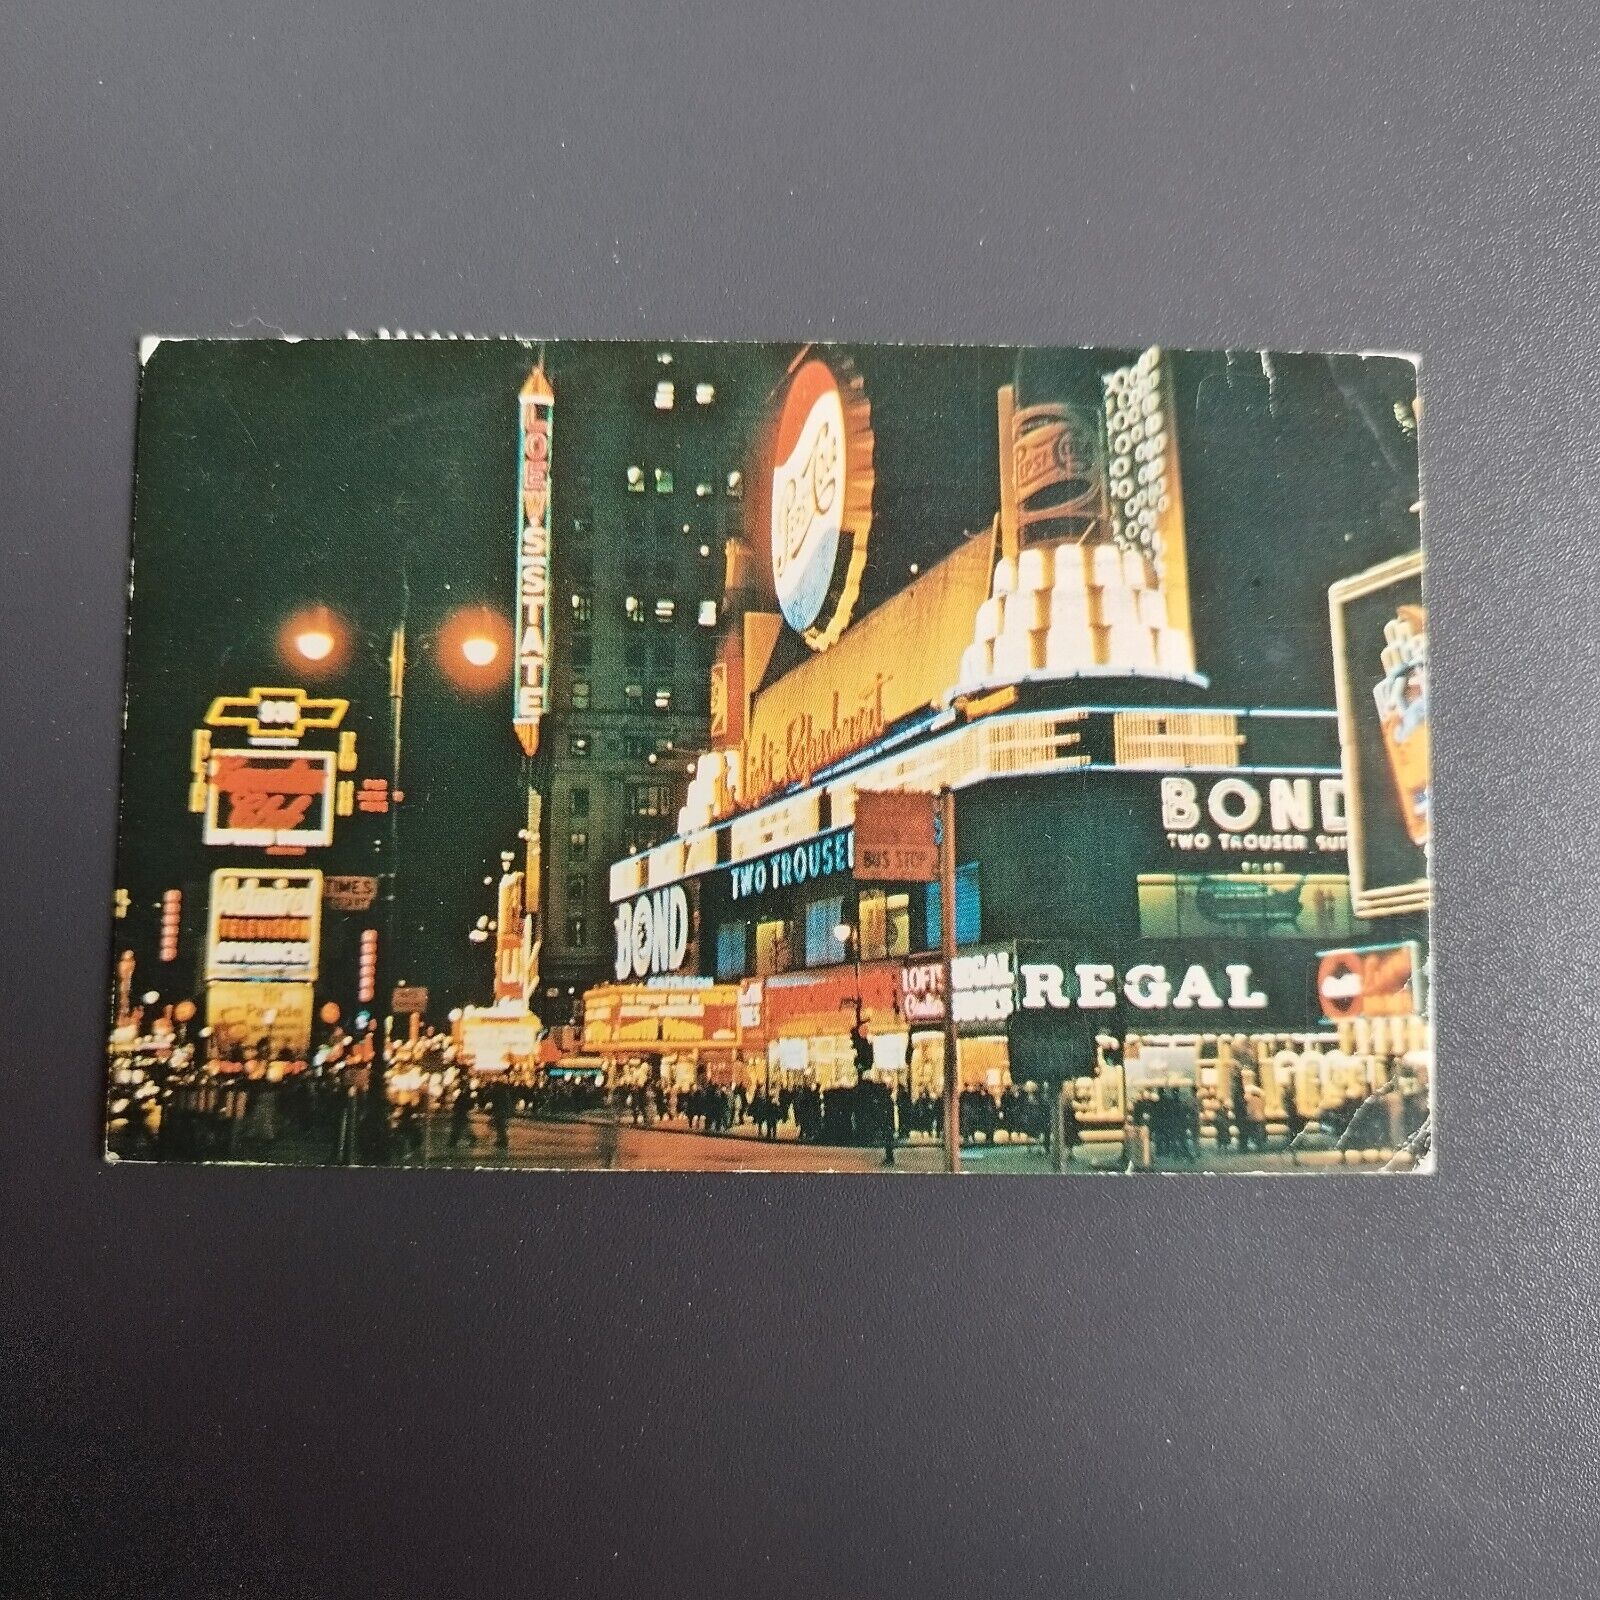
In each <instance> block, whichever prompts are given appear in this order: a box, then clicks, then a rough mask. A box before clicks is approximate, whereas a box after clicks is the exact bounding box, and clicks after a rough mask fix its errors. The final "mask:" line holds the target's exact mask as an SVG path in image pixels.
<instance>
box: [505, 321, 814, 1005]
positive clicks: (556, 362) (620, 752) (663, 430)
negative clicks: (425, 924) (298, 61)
mask: <svg viewBox="0 0 1600 1600" xmlns="http://www.w3.org/2000/svg"><path fill="white" fill-rule="evenodd" d="M781 370H782V368H781V365H778V366H777V367H776V368H773V365H772V361H771V360H770V359H763V358H762V355H761V353H760V352H759V351H753V350H745V349H739V348H735V349H733V350H731V351H730V350H729V349H728V348H727V347H719V346H711V345H705V346H702V345H694V344H688V345H672V346H666V345H655V344H650V345H645V344H629V343H616V344H600V343H594V344H581V345H572V344H562V345H559V346H555V347H553V348H552V350H551V353H550V357H549V364H548V368H547V371H548V376H549V380H550V384H551V386H552V388H553V390H554V394H555V420H554V444H553V450H552V478H553V485H552V527H551V540H550V544H551V603H550V618H551V638H550V648H549V655H550V661H551V677H550V707H549V710H548V713H547V715H546V716H545V718H544V727H543V730H542V733H541V737H540V750H539V754H538V755H537V757H536V758H535V765H534V770H533V771H532V773H531V774H530V776H531V781H532V783H533V785H534V787H535V788H536V789H537V790H538V791H539V792H540V794H541V795H542V801H543V817H542V824H543V836H544V838H543V843H544V849H543V879H544V881H543V886H542V900H541V913H542V915H541V923H540V925H541V929H542V943H541V950H540V961H539V977H540V982H539V989H538V994H537V998H536V1002H535V1003H536V1007H537V1009H538V1010H539V1012H540V1014H541V1016H543V1017H544V1018H545V1020H546V1021H548V1022H551V1023H557V1024H559V1023H561V1022H565V1021H567V1020H569V1019H570V1017H571V1014H572V1010H573V1005H574V1002H575V1001H576V999H577V997H578V996H580V995H581V994H582V992H583V991H584V989H586V988H587V987H588V986H589V985H591V984H592V983H594V982H597V981H599V980H600V979H601V978H602V977H603V976H605V975H606V974H607V973H608V972H609V971H610V967H611V954H610V931H609V930H610V920H611V919H610V912H609V896H608V888H607V873H608V869H609V866H610V864H611V863H612V862H613V861H615V860H626V859H628V858H630V857H631V856H634V855H637V854H639V853H640V852H642V851H646V850H649V849H650V848H651V847H652V846H654V845H656V844H658V843H659V842H660V841H661V840H662V839H664V838H666V837H667V836H668V835H669V834H670V833H671V832H672V830H673V827H674V824H675V819H676V816H677V811H678V807H679V805H680V804H681V803H682V799H683V794H684V790H685V787H686V784H687V781H688V776H689V768H690V766H691V765H692V763H693V761H694V758H695V757H696V756H697V755H698V754H699V753H700V752H701V751H702V750H703V749H704V748H705V747H706V742H707V712H708V702H707V696H708V680H709V668H710V661H711V652H712V646H713V641H714V637H715V630H716V627H717V624H718V621H719V607H720V603H721V598H722V593H723V583H724V562H725V551H726V547H727V543H728V540H729V538H730V537H732V536H733V535H734V534H736V533H737V532H738V531H739V529H740V526H741V517H742V499H743V494H744V481H743V464H744V452H745V449H746V446H747V441H748V437H749V434H750V431H751V429H752V426H753V418H754V417H756V416H757V415H758V414H759V410H760V407H761V405H762V404H763V402H764V401H765V398H766V395H767V392H768V389H769V388H770V385H771V383H772V382H773V381H774V379H775V377H776V376H777V375H778V374H780V373H781ZM569 463H570V465H569Z"/></svg>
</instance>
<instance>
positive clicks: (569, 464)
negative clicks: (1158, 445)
mask: <svg viewBox="0 0 1600 1600" xmlns="http://www.w3.org/2000/svg"><path fill="white" fill-rule="evenodd" d="M586 348H588V349H591V350H595V351H596V355H595V357H594V358H593V359H594V360H595V361H596V362H598V363H599V365H598V366H597V367H596V369H595V370H597V371H599V370H602V369H603V368H604V362H603V360H602V357H601V353H600V352H601V351H602V350H603V347H583V346H574V345H562V346H559V347H552V350H551V353H550V370H551V372H552V376H553V378H554V380H555V383H556V396H557V398H556V408H557V410H556V418H557V420H556V432H555V438H556V454H555V460H554V473H555V481H556V496H557V499H556V507H555V520H556V537H557V538H558V539H559V536H560V521H561V511H562V503H561V481H562V475H563V473H565V472H568V471H571V470H573V467H574V463H575V462H577V461H578V460H579V459H580V456H581V452H582V448H583V444H582V440H581V438H575V437H574V436H573V434H572V433H571V432H570V431H569V432H568V433H566V434H565V435H564V434H563V432H562V429H561V415H562V411H561V404H562V400H561V397H562V393H563V384H564V383H565V384H568V385H570V384H573V383H582V382H583V381H584V369H585V363H586V359H587V358H586V354H585V351H586ZM535 354H536V351H535V347H533V346H531V345H523V344H519V343H515V342H511V341H502V342H493V343H491V342H466V341H461V342H454V341H450V342H445V341H440V342H424V341H418V342H411V341H405V342H392V341H391V342H370V341H369V342H356V341H324V342H316V343H313V342H308V343H303V344H289V343H285V342H280V341H246V342H236V343H198V342H197V343H181V342H179V343H167V344H164V345H162V346H161V347H160V348H159V349H158V350H157V351H156V352H155V354H154V355H153V356H152V358H151V359H150V361H149V362H148V363H147V365H146V367H145V370H144V375H143V386H142V394H141V405H140V420H139V460H138V476H137V492H136V502H135V545H134V553H135V565H134V582H133V590H132V601H131V639H130V647H129V656H128V686H129V695H128V735H127V750H126V754H125V765H124V802H123V834H122V840H123V842H122V854H121V863H120V865H119V870H118V877H117V881H118V883H119V884H120V885H123V886H125V887H126V888H127V889H128V890H129V891H130V893H131V895H132V898H133V906H134V909H133V912H132V914H131V915H130V917H129V919H128V920H126V921H124V922H120V923H118V924H117V925H116V934H115V937H116V940H117V943H118V946H119V948H120V947H123V946H131V947H132V948H133V949H135V951H136V952H137V953H138V955H139V957H140V973H139V977H138V980H137V983H136V987H138V988H141V989H142V988H143V987H145V986H147V985H150V984H154V986H156V987H158V988H161V989H163V991H164V992H165V993H169V994H172V993H177V992H180V991H184V992H193V991H194V990H195V989H196V987H197V985H196V983H195V982H194V981H193V979H192V976H191V975H193V974H195V973H196V972H197V971H198V962H199V959H200V949H199V946H200V944H201V942H202V938H203V923H202V913H203V905H202V904H200V903H199V902H200V901H201V900H202V899H203V894H202V893H201V892H200V889H201V885H203V883H204V880H205V877H206V875H207V874H208V873H209V871H210V870H211V869H212V868H213V867H215V866H218V865H246V864H254V863H255V862H256V861H257V860H259V857H257V856H256V855H255V853H253V852H248V851H236V850H220V849H219V850H207V849H205V848H204V847H203V846H202V845H201V843H200V818H199V817H198V816H196V815H194V814H192V813H191V812H190V811H189V810H188V809H187V791H188V781H189V771H188V768H189V741H190V736H191V733H192V730H193V729H194V728H195V727H197V726H199V725H200V722H201V719H202V717H203V715H204V712H205V710H206V707H207V705H208V704H209V702H210V700H211V698H212V696H213V695H216V694H219V693H233V694H237V693H243V692H245V691H247V690H248V689H249V688H250V687H251V686H252V685H255V684H268V685H271V684H278V683H282V682H284V681H286V673H285V669H284V667H283V665H282V664H281V661H280V658H279V656H278V653H277V647H276V634H277V630H278V628H279V625H280V624H281V623H282V621H283V619H284V618H285V617H286V616H287V615H288V614H289V613H290V612H292V611H294V610H296V609H297V608H298V607H300V606H302V605H304V604H306V603H307V602H312V601H320V602H323V603H325V604H327V605H328V606H330V607H332V608H333V609H334V610H336V611H337V612H339V613H340V614H341V615H343V616H344V617H346V618H348V619H349V621H350V622H351V623H352V624H353V625H354V628H355V630H356V633H357V635H358V637H359V638H360V639H361V640H362V641H363V644H364V647H363V648H361V649H358V650H356V651H354V652H353V653H352V657H351V659H350V661H349V663H348V665H347V666H346V667H345V669H344V670H343V671H342V672H341V673H340V674H339V675H338V676H337V678H336V679H333V680H330V681H328V682H327V683H326V684H325V685H319V686H318V687H319V689H321V691H322V692H326V693H332V694H338V695H342V696H345V697H347V698H349V699H350V700H351V702H352V715H351V718H350V721H349V722H348V723H347V726H352V727H354V728H355V729H356V730H357V733H358V737H359V740H360V748H361V756H362V761H361V771H360V774H358V776H359V775H367V774H378V775H381V774H384V773H386V771H387V759H388V757H387V748H388V733H387V712H388V705H387V668H386V664H385V661H384V654H385V651H386V648H387V640H388V633H389V630H390V628H391V627H392V625H393V623H394V621H395V620H396V619H397V617H398V615H399V607H400V570H401V563H402V557H403V558H404V564H405V568H406V571H407V573H408V575H409V582H410V591H411V601H410V610H409V618H410V639H411V648H410V671H409V674H408V678H407V697H406V739H405V743H406V758H405V784H404V788H405V793H406V804H405V806H404V807H403V810H402V814H401V827H402V835H403V869H402V874H401V880H400V881H401V891H400V913H401V935H400V941H399V950H400V955H399V966H398V970H394V971H392V973H391V975H392V976H394V977H396V978H399V977H405V978H409V979H411V980H412V981H416V982H426V983H428V984H429V985H430V986H431V987H432V989H433V990H434V1001H433V1005H432V1006H431V1008H430V1010H431V1011H432V1013H433V1014H434V1016H435V1017H437V1016H440V1015H442V1012H443V1010H444V1009H445V1008H447V1007H448V1006H450V1005H454V1004H459V1003H464V1002H467V1001H484V1000H487V998H488V987H489V982H490V972H489V957H488V955H487V954H486V953H485V951H484V950H483V949H482V948H480V947H475V946H473V945H471V944H469V943H468V941H467V938H466V933H467V929H468V928H469V927H470V925H471V924H472V922H473V920H474V919H475V918H476V917H477V916H478V915H480V914H481V913H490V914H492V911H493V907H492V904H491V895H492V891H491V890H490V889H487V888H485V887H484V885H483V882H482V880H483V877H484V876H485V874H486V873H489V872H490V871H494V872H496V873H497V872H498V855H499V852H500V851H501V850H502V849H505V848H509V847H513V846H515V845H516V832H517V829H518V828H519V827H520V826H521V825H522V821H523V798H522V794H521V788H520V786H521V778H522V770H523V769H522V760H521V754H520V751H519V750H518V748H517V746H516V744H515V742H514V740H513V738H512V734H511V728H510V720H509V708H510V689H509V686H504V687H502V688H500V689H497V690H495V691H494V692H493V693H492V694H490V695H488V696H486V697H477V698H473V697H468V696H465V695H463V694H462V693H461V692H460V691H458V690H456V689H454V688H452V687H450V686H449V684H448V683H447V682H446V681H445V680H444V679H443V678H442V676H441V674H440V673H439V671H438V670H437V668H436V666H435V663H434V661H433V659H432V657H431V653H430V639H431V635H432V633H433V631H434V630H435V629H436V628H437V627H438V625H439V624H440V622H441V621H442V620H443V619H444V617H445V616H446V615H447V614H448V613H449V612H451V611H453V610H454V609H456V608H457V607H459V606H462V605H471V604H480V603H487V604H489V605H491V606H493V607H494V608H495V609H497V610H499V611H501V612H504V613H506V614H509V612H510V610H511V601H512V585H513V554H514V533H515V521H514V517H515V510H514V499H513V495H514V492H515V484H516V394H517V390H518V388H519V387H520V385H521V383H522V381H523V379H524V378H525V376H526V375H527V372H528V370H529V369H530V367H531V366H532V365H533V364H534V360H535ZM855 354H856V360H857V365H858V367H859V368H860V370H861V371H862V373H863V375H864V377H865V379H866V382H867V393H868V398H869V400H870V402H871V404H872V407H873V415H874V426H875V430H876V433H877V450H876V456H877V460H876V465H877V474H878V481H877V493H876V500H875V509H874V528H873V545H872V557H871V560H870V563H869V569H868V575H867V579H866V583H865V586H864V594H863V601H864V607H865V606H869V605H871V604H873V603H876V601H877V600H879V599H881V598H883V597H884V596H886V595H887V594H888V593H891V592H892V591H893V590H894V588H896V587H898V586H899V584H900V583H901V582H903V581H904V579H905V576H906V574H907V568H908V565H909V563H910V562H911V561H921V562H924V563H926V562H927V561H929V560H931V559H933V558H934V557H936V556H937V555H938V554H940V553H942V551H943V550H945V549H948V548H950V546H951V545H952V544H953V543H954V542H955V541H957V540H959V539H960V537H961V536H962V534H963V533H964V532H968V531H973V530H975V529H977V528H979V527H981V526H983V525H985V524H986V523H987V521H988V519H989V517H990V516H991V515H992V514H993V511H994V509H995V507H996V503H997V495H998V466H997V458H996V450H995V424H994V415H995V412H994V406H995V389H996V387H997V385H998V384H999V383H1001V382H1004V381H1006V380H1007V379H1008V378H1010V377H1011V376H1012V375H1013V373H1014V372H1015V370H1016V368H1017V360H1018V358H1017V356H1016V354H1015V353H1014V352H1009V351H978V350H959V351H949V350H917V349H913V348H902V347H879V348H867V349H863V350H860V351H858V352H856V353H855ZM1126 354H1131V352H1116V353H1111V354H1109V355H1103V356H1098V357H1091V356H1087V355H1081V354H1078V353H1076V352H1066V353H1062V354H1059V355H1057V354H1053V353H1046V354H1041V353H1035V352H1028V353H1026V354H1024V356H1023V357H1022V358H1021V359H1022V363H1023V372H1024V375H1025V379H1026V380H1027V381H1031V382H1040V383H1046V382H1047V383H1051V384H1053V385H1054V386H1056V387H1058V388H1059V389H1061V390H1062V391H1064V392H1066V391H1070V392H1071V393H1072V394H1077V395H1078V396H1079V397H1080V398H1086V399H1089V400H1090V401H1093V400H1094V399H1096V398H1097V394H1098V383H1097V373H1098V372H1099V371H1100V370H1103V369H1104V368H1105V367H1107V366H1110V365H1113V364H1115V363H1116V361H1117V360H1118V359H1121V358H1124V357H1125V355H1126ZM774 363H775V347H771V346H768V347H752V348H751V350H750V373H751V382H752V384H756V383H759V384H760V385H761V388H762V392H763V393H765V392H766V391H767V389H768V388H770V385H771V375H772V372H773V370H774ZM1174 366H1175V391H1176V404H1177V430H1178V439H1179V448H1180V451H1181V454H1182V462H1183V489H1184V498H1185V506H1186V512H1187V521H1188V535H1189V550H1190V576H1191V584H1192V589H1193V593H1194V596H1195V605H1194V622H1195V634H1196V640H1197V645H1198V653H1199V665H1200V668H1201V670H1202V671H1203V672H1206V673H1208V674H1209V675H1210V676H1211V678H1212V682H1213V687H1214V690H1215V693H1216V696H1217V698H1218V700H1219V702H1221V703H1224V704H1259V705H1320V706H1331V705H1332V704H1333V687H1332V669H1331V661H1330V659H1329V651H1328V646H1327V601H1326V593H1327V586H1328V584H1329V583H1330V582H1332V581H1333V580H1334V579H1335V578H1338V577H1341V576H1344V575H1346V574H1347V573H1349V572H1353V571H1357V570H1359V569H1361V568H1363V567H1365V566H1369V565H1371V564H1373V563H1374V562H1376V561H1379V560H1382V559H1384V558H1386V557H1388V556H1390V555H1394V554H1398V553H1399V552H1401V551H1403V550H1405V549H1408V548H1415V544H1416V538H1417V535H1416V528H1417V523H1416V518H1415V516H1414V515H1413V514H1412V512H1411V510H1410V507H1411V506H1412V504H1413V503H1414V502H1415V500H1416V498H1417V455H1416V444H1415V437H1414V434H1412V433H1411V432H1409V431H1408V429H1407V428H1403V427H1402V426H1401V423H1400V421H1399V420H1398V418H1397V415H1396V407H1397V405H1398V406H1399V407H1400V408H1401V410H1402V411H1405V408H1406V407H1407V405H1408V403H1409V401H1410V398H1411V395H1412V393H1413V386H1414V378H1413V373H1412V369H1411V368H1410V366H1409V364H1408V363H1405V362H1403V361H1397V360H1391V359H1383V360H1365V361H1363V360H1360V359H1358V358H1353V357H1338V358H1332V359H1325V358H1321V357H1283V356H1279V357H1274V358H1272V359H1271V360H1270V361H1269V362H1266V363H1264V362H1263V361H1262V359H1261V358H1260V357H1258V356H1256V355H1254V354H1242V355H1235V356H1231V357H1230V356H1224V355H1220V354H1219V355H1203V356H1188V355H1182V354H1179V355H1177V356H1176V357H1175V358H1174ZM778 370H780V371H781V365H779V366H778ZM643 403H645V402H644V401H643V399H641V404H643ZM1406 415H1407V418H1408V420H1409V412H1406ZM287 681H290V682H294V681H306V680H304V679H303V678H302V679H296V678H293V677H290V678H288V679H287ZM307 686H308V687H310V684H309V682H308V683H307ZM383 828H384V824H383V823H382V821H381V819H371V818H364V817H357V818H354V819H342V820H341V822H340V826H339V834H338V838H337V841H336V843H335V845H334V846H333V847H332V848H331V849H329V850H326V851H322V852H316V853H314V854H313V856H312V857H311V858H308V859H307V860H306V861H305V862H303V863H299V864H306V865H317V866H320V867H322V868H323V869H324V870H325V871H330V872H341V871H343V872H358V871H366V872H374V871H377V870H379V867H380V866H381V857H380V855H379V853H378V848H377V847H378V843H379V841H380V840H381V838H382V836H383ZM285 864H286V865H292V864H296V863H293V862H286V863H285ZM177 883H184V884H186V885H188V886H189V888H190V894H189V895H188V897H187V901H186V905H185V913H186V914H185V928H184V949H183V953H182V956H181V958H180V960H179V962H178V963H177V965H176V971H175V974H174V976H173V977H172V978H171V979H169V980H167V981H165V982H163V981H162V977H161V974H160V973H159V972H158V971H157V970H156V969H155V968H154V962H153V958H154V939H155V927H156V921H157V917H156V913H155V910H154V903H155V902H156V901H157V900H158V899H159V897H160V894H161V891H162V890H163V889H164V888H167V887H169V886H172V885H174V884H177ZM329 953H330V955H333V954H334V951H333V950H332V949H330V952H329ZM325 964H326V963H325ZM185 977H189V979H190V981H187V982H186V981H185Z"/></svg>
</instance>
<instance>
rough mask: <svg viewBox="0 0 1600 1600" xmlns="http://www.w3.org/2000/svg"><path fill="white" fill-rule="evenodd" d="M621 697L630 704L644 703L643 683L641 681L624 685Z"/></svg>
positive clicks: (640, 704)
mask: <svg viewBox="0 0 1600 1600" xmlns="http://www.w3.org/2000/svg"><path fill="white" fill-rule="evenodd" d="M622 698H623V699H624V700H626V701H627V702H628V704H629V705H631V706H642V705H643V704H644V685H643V684H642V683H630V684H626V685H624V687H623V690H622Z"/></svg>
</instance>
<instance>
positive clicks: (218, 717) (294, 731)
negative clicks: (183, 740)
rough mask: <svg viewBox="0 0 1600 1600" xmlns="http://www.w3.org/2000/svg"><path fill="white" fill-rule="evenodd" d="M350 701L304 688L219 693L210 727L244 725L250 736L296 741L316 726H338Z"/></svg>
mask: <svg viewBox="0 0 1600 1600" xmlns="http://www.w3.org/2000/svg"><path fill="white" fill-rule="evenodd" d="M349 709H350V702H349V701H348V700H338V699H322V700H319V699H316V698H314V697H313V696H311V695H308V694H307V693H306V692H305V690H304V689H264V688H253V689H251V691H250V693H249V694H219V695H218V696H217V697H216V699H215V700H213V701H212V702H211V706H210V708H209V709H208V710H207V712H206V716H205V721H206V726H207V727H210V728H243V729H244V730H245V732H246V734H247V735H248V736H249V737H250V738H251V739H272V740H274V741H276V740H280V739H282V740H297V739H303V738H304V737H305V736H306V734H308V733H310V732H311V731H312V730H313V729H316V728H337V727H338V726H339V724H340V723H341V722H343V721H344V714H345V712H347V711H348V710H349Z"/></svg>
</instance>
